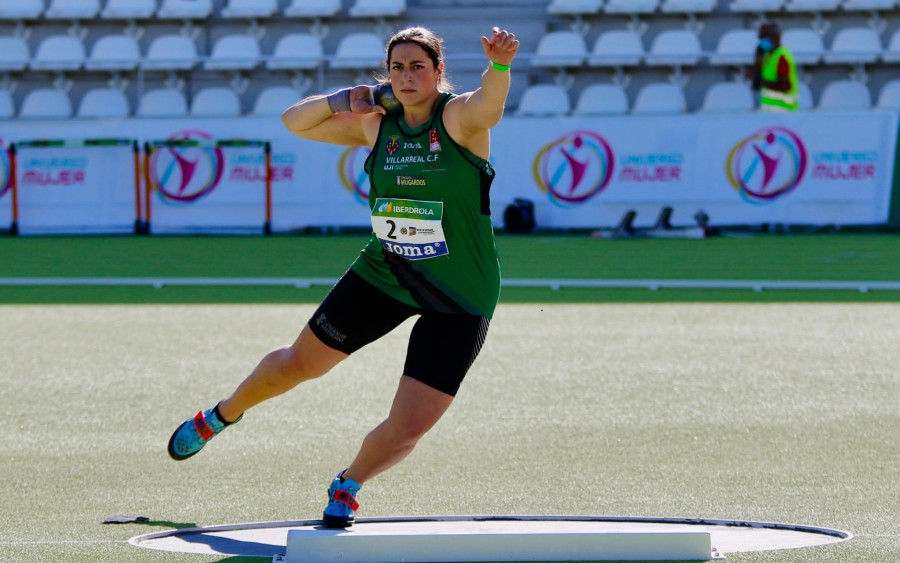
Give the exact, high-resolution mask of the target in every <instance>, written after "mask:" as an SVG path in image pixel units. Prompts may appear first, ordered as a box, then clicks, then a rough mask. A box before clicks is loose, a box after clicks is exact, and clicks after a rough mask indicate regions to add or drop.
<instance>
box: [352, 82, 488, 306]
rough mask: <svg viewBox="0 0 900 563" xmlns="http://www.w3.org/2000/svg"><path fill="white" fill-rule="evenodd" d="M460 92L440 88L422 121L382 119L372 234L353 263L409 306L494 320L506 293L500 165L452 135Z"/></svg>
mask: <svg viewBox="0 0 900 563" xmlns="http://www.w3.org/2000/svg"><path fill="white" fill-rule="evenodd" d="M453 97H454V95H453V94H448V93H444V94H441V98H440V99H439V101H438V105H437V109H436V110H435V112H434V115H432V117H431V120H429V121H428V122H426V123H424V124H422V125H421V126H419V127H415V128H410V127H409V126H407V125H406V122H405V121H404V120H403V117H402V116H385V117H383V118H382V119H381V126H380V129H379V131H378V139H377V140H376V141H375V146H374V147H373V148H372V152H371V153H370V154H369V157H368V158H367V159H366V164H365V170H366V172H367V173H368V175H369V207H370V208H371V210H372V236H371V238H370V239H369V242H368V243H367V244H366V246H365V248H363V250H362V252H361V253H360V255H359V257H358V258H357V259H356V261H355V262H354V263H353V265H352V266H351V268H352V269H353V271H354V272H356V273H357V274H359V275H360V276H361V277H362V278H363V279H365V280H366V281H368V282H369V283H371V284H372V285H374V286H375V287H377V288H379V289H380V290H382V291H384V292H385V293H387V294H388V295H390V296H392V297H393V298H395V299H397V300H399V301H402V302H404V303H407V304H409V305H412V306H415V307H419V308H421V309H425V310H431V311H439V312H444V313H460V314H470V315H481V316H484V317H487V318H490V317H491V316H492V315H493V313H494V309H495V308H496V306H497V300H498V298H499V296H500V262H499V259H498V255H497V245H496V242H495V240H494V229H493V227H492V225H491V211H490V198H489V191H490V186H491V182H493V180H494V169H493V168H492V167H491V165H490V163H488V161H486V160H485V159H483V158H480V157H478V156H475V155H474V154H472V153H471V152H469V151H468V150H466V149H465V148H463V147H461V146H460V145H458V144H456V143H455V142H454V141H453V139H451V138H450V135H448V134H447V130H446V129H445V128H444V122H443V118H442V116H443V113H444V107H446V105H447V102H448V101H449V100H450V99H452V98H453Z"/></svg>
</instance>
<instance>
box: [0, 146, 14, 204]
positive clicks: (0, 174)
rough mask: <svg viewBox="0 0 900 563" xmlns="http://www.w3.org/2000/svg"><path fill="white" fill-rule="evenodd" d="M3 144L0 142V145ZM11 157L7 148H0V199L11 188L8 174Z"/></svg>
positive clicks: (10, 177)
mask: <svg viewBox="0 0 900 563" xmlns="http://www.w3.org/2000/svg"><path fill="white" fill-rule="evenodd" d="M2 144H3V143H2V142H0V145H2ZM11 160H12V155H11V153H10V150H9V148H8V147H3V146H0V198H2V197H3V196H5V195H6V194H7V192H9V190H10V187H12V175H11V174H10V173H9V172H10V169H11V166H10V161H11Z"/></svg>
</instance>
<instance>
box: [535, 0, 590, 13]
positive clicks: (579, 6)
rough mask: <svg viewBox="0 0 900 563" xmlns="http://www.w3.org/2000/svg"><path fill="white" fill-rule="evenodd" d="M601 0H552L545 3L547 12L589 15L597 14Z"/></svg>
mask: <svg viewBox="0 0 900 563" xmlns="http://www.w3.org/2000/svg"><path fill="white" fill-rule="evenodd" d="M601 8H603V0H553V1H552V2H550V4H549V5H547V13H548V14H553V15H556V16H577V15H583V16H589V15H593V14H599V13H600V9H601Z"/></svg>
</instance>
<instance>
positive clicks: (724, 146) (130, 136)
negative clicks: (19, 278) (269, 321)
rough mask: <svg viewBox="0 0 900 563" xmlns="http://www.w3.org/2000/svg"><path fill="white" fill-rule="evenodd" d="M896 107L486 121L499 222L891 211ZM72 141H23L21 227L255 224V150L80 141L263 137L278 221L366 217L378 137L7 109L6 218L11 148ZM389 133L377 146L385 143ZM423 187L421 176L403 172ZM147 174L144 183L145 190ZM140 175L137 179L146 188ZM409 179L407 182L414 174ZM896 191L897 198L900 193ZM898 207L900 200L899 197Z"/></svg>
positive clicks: (427, 144) (260, 185)
mask: <svg viewBox="0 0 900 563" xmlns="http://www.w3.org/2000/svg"><path fill="white" fill-rule="evenodd" d="M897 135H898V113H897V112H888V111H875V110H872V111H864V112H846V113H845V112H797V113H792V114H777V115H770V114H761V113H748V114H729V115H704V114H689V115H678V116H624V117H609V118H575V117H564V118H518V117H514V116H507V117H506V118H504V120H503V121H502V122H501V123H500V124H499V125H498V126H497V127H496V128H495V129H494V130H493V132H492V148H493V153H492V155H491V162H492V164H493V165H494V167H495V169H496V170H497V177H496V180H495V181H494V184H493V187H492V191H491V200H492V217H493V221H494V224H495V225H496V226H498V227H501V226H502V223H503V212H504V209H505V208H506V206H507V205H509V204H510V203H512V202H513V201H514V200H515V199H517V198H524V199H528V200H531V201H532V202H534V204H535V215H536V220H537V223H538V226H539V227H543V228H554V229H565V228H602V227H611V226H614V225H616V224H617V223H618V222H619V221H620V220H621V217H622V216H623V214H624V213H626V212H628V211H631V210H633V211H636V212H637V218H636V221H635V224H637V225H640V224H642V223H643V224H650V223H652V222H653V221H654V220H655V218H656V217H657V215H658V214H659V211H660V209H662V208H663V207H671V208H672V209H673V214H672V220H671V221H672V224H673V225H675V226H691V225H694V224H695V219H694V217H695V215H696V214H697V212H698V211H701V210H702V211H703V212H704V213H705V214H706V215H707V216H708V217H709V218H710V223H711V224H712V225H716V226H728V225H754V224H763V223H781V224H796V225H825V224H834V225H877V224H884V223H886V222H888V221H889V220H894V221H895V220H897V219H898V218H896V217H893V218H892V217H890V212H891V196H892V189H893V186H894V183H895V180H894V176H895V166H896V163H895V156H896V152H897ZM35 139H57V140H67V146H66V147H62V146H58V147H56V148H54V149H53V150H52V151H51V150H48V149H47V148H43V149H39V148H35V147H34V145H31V146H29V147H28V148H27V150H20V151H18V154H17V162H16V187H17V191H18V199H19V208H18V223H19V229H20V232H22V233H25V234H28V233H44V232H131V231H132V230H133V226H134V224H135V219H136V217H135V215H136V214H143V213H146V206H142V205H140V202H139V201H136V200H138V199H141V198H146V197H147V196H148V195H149V197H150V198H151V201H150V203H151V205H150V207H151V208H152V209H153V210H155V211H159V214H157V223H156V225H155V227H156V228H155V229H154V220H153V217H150V218H149V223H150V229H151V232H163V231H164V232H197V231H204V230H214V231H234V232H259V231H261V230H262V229H263V224H264V221H265V218H266V215H265V209H264V208H265V206H266V200H265V189H264V184H265V177H266V170H267V168H266V163H265V161H264V158H265V157H264V155H263V154H262V152H261V151H260V150H258V149H253V148H252V147H251V148H247V147H224V148H221V149H210V148H209V147H208V146H206V145H202V144H201V145H200V146H192V145H190V144H183V145H180V146H170V147H166V149H165V151H162V152H158V153H157V155H156V156H155V158H150V159H148V161H147V165H148V166H149V167H150V168H149V169H148V170H143V169H142V167H143V166H144V161H143V155H142V156H141V159H142V160H141V164H140V165H139V166H138V167H137V168H135V166H134V163H133V161H132V153H131V150H130V148H129V147H127V146H124V145H122V146H116V147H109V146H106V147H102V146H87V145H85V144H84V143H79V142H77V141H79V140H84V139H127V140H133V141H135V142H136V143H137V146H139V147H143V146H144V145H145V143H148V142H154V141H165V140H175V139H178V140H186V139H198V140H216V139H261V140H265V141H270V142H271V155H270V158H271V161H270V163H269V168H268V169H269V170H270V174H271V229H272V230H273V231H291V230H297V229H304V228H308V227H322V228H330V227H366V226H369V225H370V224H371V223H370V216H369V210H368V191H369V179H368V176H367V174H366V172H365V170H364V168H363V164H364V162H365V159H366V157H367V156H368V155H369V152H370V149H368V148H367V147H340V146H332V145H326V144H322V143H313V142H309V141H304V140H302V139H299V138H297V137H295V136H293V135H291V134H290V133H288V132H287V131H285V129H284V128H283V126H282V124H281V121H280V119H278V118H277V117H274V118H262V117H242V118H226V119H209V118H207V119H200V118H197V119H193V118H191V119H184V118H182V119H146V118H132V119H125V120H112V121H110V120H97V121H94V120H68V121H62V122H60V121H46V122H44V121H28V122H24V121H7V122H4V124H3V129H2V132H0V227H2V226H5V225H9V224H10V223H11V221H12V219H13V210H12V202H11V200H12V197H11V193H10V192H11V189H10V188H11V184H12V178H11V174H10V168H11V158H10V154H9V150H8V149H9V146H10V144H11V143H13V142H17V141H33V140H35ZM416 144H417V145H418V148H417V149H416V150H417V151H420V152H421V157H422V158H423V159H426V160H427V162H428V163H429V165H430V166H432V168H433V169H435V170H439V169H440V156H441V152H442V151H445V150H448V149H451V147H440V146H435V145H434V143H432V142H431V139H430V137H429V135H428V132H425V133H423V138H422V140H421V142H418V143H416ZM388 145H389V143H386V144H385V146H377V147H374V148H373V149H371V150H384V151H389V150H390V146H388ZM392 166H393V167H394V168H395V169H396V173H397V178H398V180H397V181H398V183H399V184H398V185H400V184H402V185H407V186H414V187H415V188H417V189H418V188H421V190H422V197H421V199H423V200H427V189H428V179H427V177H424V176H423V177H421V178H419V177H416V178H411V177H409V175H408V174H404V163H402V162H397V163H393V164H392ZM148 179H149V184H150V186H149V188H148V185H147V184H148ZM136 180H137V190H136V183H135V182H136ZM404 182H405V183H404ZM897 197H900V194H898V196H897ZM896 207H897V206H896V205H895V208H896Z"/></svg>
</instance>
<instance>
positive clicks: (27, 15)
mask: <svg viewBox="0 0 900 563" xmlns="http://www.w3.org/2000/svg"><path fill="white" fill-rule="evenodd" d="M42 13H44V0H15V1H11V2H10V1H6V2H0V20H13V21H19V20H36V19H38V18H39V17H41V14H42Z"/></svg>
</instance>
